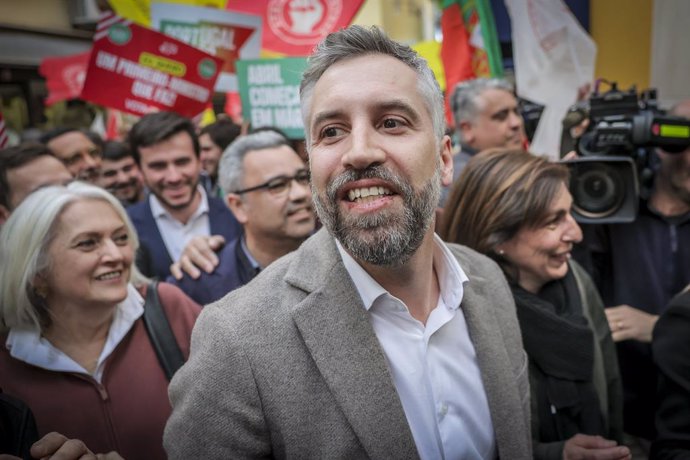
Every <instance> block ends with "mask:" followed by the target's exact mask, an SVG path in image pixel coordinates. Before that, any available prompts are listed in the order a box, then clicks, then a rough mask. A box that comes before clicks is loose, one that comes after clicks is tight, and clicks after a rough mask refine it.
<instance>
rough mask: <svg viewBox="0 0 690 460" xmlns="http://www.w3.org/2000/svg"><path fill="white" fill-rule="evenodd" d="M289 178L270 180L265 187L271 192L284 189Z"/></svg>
mask: <svg viewBox="0 0 690 460" xmlns="http://www.w3.org/2000/svg"><path fill="white" fill-rule="evenodd" d="M289 180H290V179H285V178H281V179H275V180H272V181H271V182H269V183H268V184H266V188H267V189H269V190H270V191H272V192H277V191H279V190H282V189H284V188H285V187H286V186H287V184H288V181H289Z"/></svg>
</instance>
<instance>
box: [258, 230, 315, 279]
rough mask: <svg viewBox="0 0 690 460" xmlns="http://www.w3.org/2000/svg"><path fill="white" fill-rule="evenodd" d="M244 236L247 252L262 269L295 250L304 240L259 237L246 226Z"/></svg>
mask: <svg viewBox="0 0 690 460" xmlns="http://www.w3.org/2000/svg"><path fill="white" fill-rule="evenodd" d="M244 238H245V240H244V241H245V243H246V244H247V250H248V251H249V254H251V256H252V257H253V258H254V260H256V261H257V262H258V264H259V266H260V267H261V268H262V269H263V268H266V267H268V266H269V265H270V264H272V263H273V262H275V261H276V260H278V259H280V258H281V257H283V256H284V255H286V254H289V253H290V252H292V251H294V250H296V249H297V248H299V246H300V244H302V242H303V241H304V240H303V239H302V240H299V239H294V238H282V239H280V240H276V239H275V238H261V237H258V236H256V235H254V234H253V233H251V232H248V231H246V228H245V235H244Z"/></svg>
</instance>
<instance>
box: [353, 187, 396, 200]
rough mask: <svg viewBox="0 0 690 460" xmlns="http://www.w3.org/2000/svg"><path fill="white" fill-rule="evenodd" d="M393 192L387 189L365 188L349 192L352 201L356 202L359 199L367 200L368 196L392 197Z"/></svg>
mask: <svg viewBox="0 0 690 460" xmlns="http://www.w3.org/2000/svg"><path fill="white" fill-rule="evenodd" d="M390 194H391V191H390V190H388V189H387V188H385V187H363V188H355V189H352V190H350V191H349V193H348V198H350V201H355V200H356V199H357V198H366V197H368V196H378V195H390Z"/></svg>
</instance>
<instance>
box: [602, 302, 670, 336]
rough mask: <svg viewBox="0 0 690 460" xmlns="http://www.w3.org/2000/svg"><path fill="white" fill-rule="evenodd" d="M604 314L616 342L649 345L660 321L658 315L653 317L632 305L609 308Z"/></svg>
mask: <svg viewBox="0 0 690 460" xmlns="http://www.w3.org/2000/svg"><path fill="white" fill-rule="evenodd" d="M604 312H605V313H606V319H607V320H608V322H609V329H611V335H612V336H613V341H614V342H621V341H623V340H639V341H640V342H646V343H649V342H651V341H652V331H653V330H654V325H655V324H656V321H657V320H658V319H659V316H658V315H652V314H650V313H647V312H645V311H642V310H638V309H637V308H633V307H631V306H630V305H618V306H616V307H609V308H607V309H606V310H605V311H604Z"/></svg>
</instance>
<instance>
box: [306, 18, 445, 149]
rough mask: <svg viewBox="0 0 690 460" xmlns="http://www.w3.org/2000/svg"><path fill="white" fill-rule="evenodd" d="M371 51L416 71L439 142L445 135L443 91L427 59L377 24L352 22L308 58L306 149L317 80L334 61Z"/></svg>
mask: <svg viewBox="0 0 690 460" xmlns="http://www.w3.org/2000/svg"><path fill="white" fill-rule="evenodd" d="M370 54H383V55H386V56H391V57H394V58H395V59H398V60H399V61H401V62H402V63H404V64H405V65H407V66H408V67H410V68H411V69H412V70H414V71H415V72H416V73H417V78H418V85H417V86H418V89H419V92H420V94H421V95H422V97H423V98H424V101H425V102H426V105H427V110H428V111H429V115H430V116H431V121H432V123H433V126H434V132H435V134H436V137H437V138H438V141H439V142H440V140H441V139H442V138H443V134H444V130H445V119H444V112H443V110H444V109H443V94H442V93H441V88H440V87H439V86H438V82H437V81H436V78H435V77H434V73H433V72H432V71H431V69H430V68H429V65H428V64H427V62H426V60H425V59H424V58H422V57H420V56H419V55H418V54H417V52H416V51H414V50H413V49H412V48H410V47H409V46H407V45H403V44H401V43H398V42H396V41H394V40H392V39H390V38H389V37H388V36H387V35H386V34H385V33H384V32H383V31H382V30H381V29H379V28H378V27H376V26H373V27H371V28H366V27H362V26H359V25H352V26H350V27H347V28H346V29H342V30H339V31H338V32H334V33H331V34H329V35H328V36H327V37H326V38H325V39H323V40H322V41H321V42H320V43H319V44H318V45H317V46H316V48H315V49H314V52H313V54H312V55H311V56H310V57H309V59H308V61H307V69H306V70H305V71H304V74H303V75H302V83H301V85H300V90H299V91H300V105H301V108H302V120H303V121H304V133H305V139H306V144H307V148H308V149H309V148H311V139H310V136H309V123H308V122H309V115H310V112H311V96H312V93H313V91H314V86H316V82H317V81H318V80H319V79H320V78H321V76H322V75H323V73H324V72H325V71H326V70H328V68H329V67H330V66H332V65H333V64H335V63H337V62H339V61H342V60H345V59H350V58H354V57H360V56H366V55H370Z"/></svg>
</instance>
